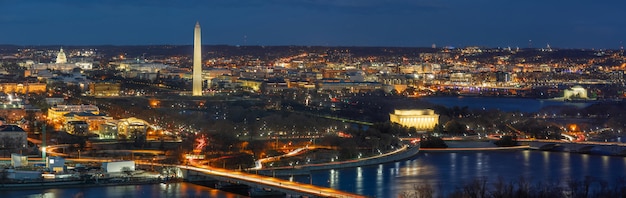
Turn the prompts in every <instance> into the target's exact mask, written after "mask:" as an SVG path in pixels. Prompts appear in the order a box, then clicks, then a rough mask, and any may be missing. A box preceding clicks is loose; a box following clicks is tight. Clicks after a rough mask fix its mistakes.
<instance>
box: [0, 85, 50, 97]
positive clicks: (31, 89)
mask: <svg viewBox="0 0 626 198" xmlns="http://www.w3.org/2000/svg"><path fill="white" fill-rule="evenodd" d="M0 92H4V93H6V94H9V93H21V94H27V93H43V92H46V84H45V83H24V84H23V83H0Z"/></svg>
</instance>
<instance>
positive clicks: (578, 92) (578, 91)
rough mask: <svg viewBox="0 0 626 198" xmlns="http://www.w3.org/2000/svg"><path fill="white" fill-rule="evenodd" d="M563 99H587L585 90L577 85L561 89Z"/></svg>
mask: <svg viewBox="0 0 626 198" xmlns="http://www.w3.org/2000/svg"><path fill="white" fill-rule="evenodd" d="M563 98H564V100H587V99H589V98H588V97H587V90H586V89H585V88H583V87H581V86H579V85H576V86H574V87H572V88H569V89H565V90H564V91H563Z"/></svg>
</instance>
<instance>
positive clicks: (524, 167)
mask: <svg viewBox="0 0 626 198" xmlns="http://www.w3.org/2000/svg"><path fill="white" fill-rule="evenodd" d="M625 167H626V158H625V157H617V156H602V155H590V154H577V153H566V152H549V151H532V150H503V151H471V152H470V151H466V152H426V151H424V152H420V153H419V154H418V155H416V156H415V157H413V158H411V159H407V160H404V161H400V162H394V163H387V164H380V165H373V166H365V167H358V168H346V169H338V170H325V171H315V172H313V173H312V174H311V175H310V176H294V177H291V178H292V179H294V180H295V181H298V182H301V183H312V184H314V185H319V186H326V187H331V188H336V189H340V190H344V191H349V192H354V193H358V194H363V195H367V196H370V197H398V194H400V193H402V192H406V191H410V190H412V189H413V186H414V185H416V184H423V183H428V184H431V185H433V186H434V187H435V191H436V192H437V193H444V194H449V193H451V192H452V191H453V190H455V189H456V188H457V187H460V186H461V185H463V184H464V183H466V182H468V181H471V180H473V179H476V178H482V177H486V178H487V179H488V181H489V182H492V181H494V180H496V179H497V178H498V177H502V178H503V179H504V180H505V181H513V182H515V181H517V180H518V179H519V178H520V177H524V178H527V179H528V180H530V181H531V182H533V183H534V182H539V181H541V182H559V181H560V182H566V181H567V179H570V178H571V179H578V180H582V179H583V178H584V177H585V176H593V177H595V178H597V179H601V180H605V181H607V182H610V183H613V182H615V180H616V179H618V178H620V177H623V176H626V168H625ZM0 197H43V198H47V197H95V198H99V197H102V198H105V197H157V198H168V197H224V198H226V197H241V196H238V195H235V194H231V193H227V192H223V191H219V190H215V189H211V188H208V187H204V186H198V185H194V184H189V183H171V184H149V185H137V186H102V187H90V188H61V189H46V190H19V191H2V192H0Z"/></svg>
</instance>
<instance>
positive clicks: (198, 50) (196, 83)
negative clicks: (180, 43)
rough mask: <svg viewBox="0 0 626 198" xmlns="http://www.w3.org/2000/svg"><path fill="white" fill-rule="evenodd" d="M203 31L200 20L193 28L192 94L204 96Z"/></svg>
mask: <svg viewBox="0 0 626 198" xmlns="http://www.w3.org/2000/svg"><path fill="white" fill-rule="evenodd" d="M201 37H202V33H200V22H196V27H195V28H194V30H193V89H192V93H191V95H192V96H202V41H201Z"/></svg>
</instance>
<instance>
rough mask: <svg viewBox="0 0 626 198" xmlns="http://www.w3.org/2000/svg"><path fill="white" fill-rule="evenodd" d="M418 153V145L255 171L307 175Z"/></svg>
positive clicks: (383, 161)
mask: <svg viewBox="0 0 626 198" xmlns="http://www.w3.org/2000/svg"><path fill="white" fill-rule="evenodd" d="M419 151H420V147H419V145H416V146H407V145H405V146H403V147H402V148H401V149H398V150H396V151H393V152H390V153H385V154H382V155H377V156H372V157H367V158H361V159H354V160H348V161H340V162H329V163H321V164H307V165H299V166H292V167H291V166H290V167H277V168H266V169H260V170H255V172H256V173H257V174H261V175H266V176H277V175H278V176H286V175H308V174H310V173H311V171H318V170H329V169H342V168H354V167H359V166H370V165H377V164H384V163H389V162H396V161H401V160H405V159H408V158H411V157H413V156H415V155H417V153H418V152H419Z"/></svg>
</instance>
